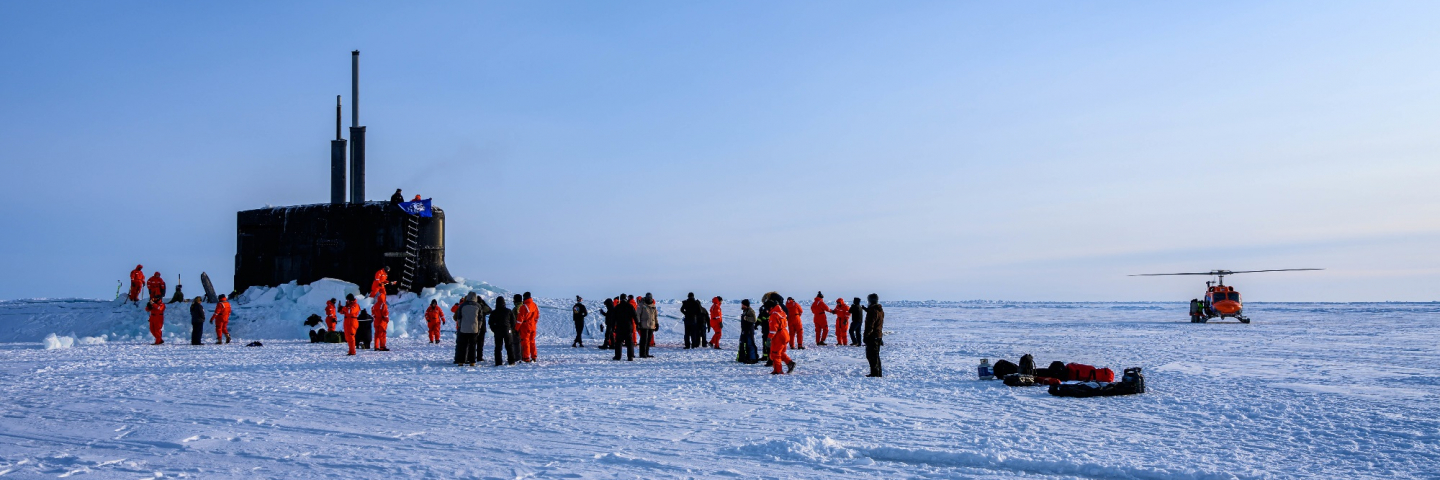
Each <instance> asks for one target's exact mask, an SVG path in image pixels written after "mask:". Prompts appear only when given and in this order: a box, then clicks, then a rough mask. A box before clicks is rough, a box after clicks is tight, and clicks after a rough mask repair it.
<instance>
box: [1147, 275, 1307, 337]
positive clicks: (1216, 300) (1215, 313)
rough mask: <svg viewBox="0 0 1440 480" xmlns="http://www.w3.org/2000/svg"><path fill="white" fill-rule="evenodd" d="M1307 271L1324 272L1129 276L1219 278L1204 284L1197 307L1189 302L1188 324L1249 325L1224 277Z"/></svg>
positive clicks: (1233, 291)
mask: <svg viewBox="0 0 1440 480" xmlns="http://www.w3.org/2000/svg"><path fill="white" fill-rule="evenodd" d="M1309 270H1324V269H1323V268H1281V269H1275V270H1240V271H1233V270H1211V271H1209V272H1187V273H1141V274H1138V275H1130V276H1131V277H1158V276H1166V275H1206V276H1211V277H1219V278H1220V281H1218V282H1215V281H1209V282H1205V299H1204V300H1200V301H1199V302H1198V305H1196V304H1195V303H1197V302H1191V305H1190V323H1205V322H1207V321H1209V320H1210V319H1212V318H1215V317H1220V318H1221V319H1222V320H1223V319H1225V318H1227V317H1235V319H1236V320H1239V321H1240V323H1250V318H1249V317H1246V316H1244V315H1242V314H1241V312H1242V311H1243V310H1242V309H1241V307H1242V306H1241V304H1240V292H1237V291H1235V287H1231V286H1226V285H1225V276H1226V275H1235V274H1239V273H1260V272H1303V271H1309Z"/></svg>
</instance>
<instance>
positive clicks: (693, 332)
mask: <svg viewBox="0 0 1440 480" xmlns="http://www.w3.org/2000/svg"><path fill="white" fill-rule="evenodd" d="M680 314H681V316H683V317H684V319H685V348H687V349H690V348H700V345H701V344H702V343H704V342H705V327H703V326H702V325H701V324H702V323H704V322H707V321H709V320H710V312H708V311H706V310H705V306H703V305H700V301H699V300H696V299H695V294H694V293H693V292H692V293H690V294H689V295H688V296H686V298H685V301H683V302H680ZM702 316H703V317H704V320H701V317H702Z"/></svg>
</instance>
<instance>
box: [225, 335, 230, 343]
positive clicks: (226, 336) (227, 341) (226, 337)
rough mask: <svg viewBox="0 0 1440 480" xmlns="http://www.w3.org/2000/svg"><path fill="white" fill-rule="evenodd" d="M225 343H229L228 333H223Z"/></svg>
mask: <svg viewBox="0 0 1440 480" xmlns="http://www.w3.org/2000/svg"><path fill="white" fill-rule="evenodd" d="M225 343H230V334H228V333H227V334H225Z"/></svg>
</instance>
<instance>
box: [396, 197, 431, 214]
mask: <svg viewBox="0 0 1440 480" xmlns="http://www.w3.org/2000/svg"><path fill="white" fill-rule="evenodd" d="M399 205H400V209H401V210H404V211H405V213H408V214H411V215H419V216H422V217H428V216H430V199H428V198H427V199H424V200H416V201H413V202H400V203H399Z"/></svg>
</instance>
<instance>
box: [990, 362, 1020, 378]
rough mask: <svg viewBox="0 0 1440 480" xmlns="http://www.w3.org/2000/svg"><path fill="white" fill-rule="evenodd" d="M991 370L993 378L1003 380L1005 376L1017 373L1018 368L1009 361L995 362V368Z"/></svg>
mask: <svg viewBox="0 0 1440 480" xmlns="http://www.w3.org/2000/svg"><path fill="white" fill-rule="evenodd" d="M991 370H992V371H994V372H995V378H1005V376H1006V375H1009V374H1012V373H1019V372H1020V367H1017V366H1015V364H1014V363H1011V362H1010V361H1009V360H996V361H995V367H994V368H992V369H991Z"/></svg>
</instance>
